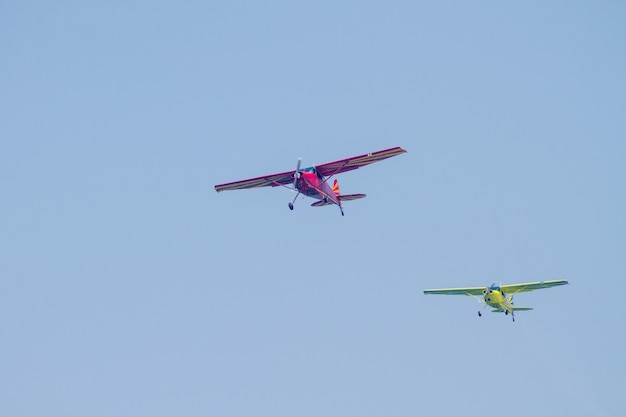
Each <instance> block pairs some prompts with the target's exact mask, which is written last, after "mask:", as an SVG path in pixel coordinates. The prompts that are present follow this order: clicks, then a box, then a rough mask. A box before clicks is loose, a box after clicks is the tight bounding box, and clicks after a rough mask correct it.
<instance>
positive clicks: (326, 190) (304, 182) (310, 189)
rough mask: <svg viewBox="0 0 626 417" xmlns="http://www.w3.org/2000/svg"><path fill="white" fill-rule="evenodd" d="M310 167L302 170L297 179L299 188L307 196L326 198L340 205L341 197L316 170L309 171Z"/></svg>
mask: <svg viewBox="0 0 626 417" xmlns="http://www.w3.org/2000/svg"><path fill="white" fill-rule="evenodd" d="M309 169H310V168H309ZM309 169H307V170H303V171H300V175H299V177H298V179H297V181H296V188H297V190H298V191H299V192H300V193H302V194H304V195H305V196H307V197H312V198H316V199H318V200H324V201H326V202H328V203H333V204H336V205H338V206H339V205H340V201H339V198H338V197H337V195H335V193H334V192H333V189H332V188H331V186H330V185H329V184H328V181H327V180H326V179H325V178H324V177H322V176H320V175H318V174H317V173H316V172H314V171H309Z"/></svg>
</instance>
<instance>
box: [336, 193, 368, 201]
mask: <svg viewBox="0 0 626 417" xmlns="http://www.w3.org/2000/svg"><path fill="white" fill-rule="evenodd" d="M337 197H339V200H340V201H351V200H358V199H359V198H364V197H365V194H344V195H338V196H337Z"/></svg>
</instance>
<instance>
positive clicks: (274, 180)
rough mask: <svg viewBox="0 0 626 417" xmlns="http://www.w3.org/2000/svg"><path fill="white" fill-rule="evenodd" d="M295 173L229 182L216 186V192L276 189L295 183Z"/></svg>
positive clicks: (282, 173) (289, 172)
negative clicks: (262, 188)
mask: <svg viewBox="0 0 626 417" xmlns="http://www.w3.org/2000/svg"><path fill="white" fill-rule="evenodd" d="M295 172H296V171H295V170H293V171H286V172H280V173H278V174H271V175H264V176H262V177H256V178H249V179H247V180H241V181H235V182H229V183H226V184H218V185H216V186H215V191H217V192H218V193H219V192H221V191H226V190H245V189H248V188H259V187H276V186H278V185H287V184H291V183H293V174H295Z"/></svg>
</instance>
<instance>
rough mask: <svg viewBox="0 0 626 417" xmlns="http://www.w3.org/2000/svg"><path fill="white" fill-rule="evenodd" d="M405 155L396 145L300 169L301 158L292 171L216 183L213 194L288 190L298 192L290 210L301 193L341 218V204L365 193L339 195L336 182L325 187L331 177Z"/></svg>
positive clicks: (363, 195) (361, 196)
mask: <svg viewBox="0 0 626 417" xmlns="http://www.w3.org/2000/svg"><path fill="white" fill-rule="evenodd" d="M404 152H406V150H404V149H403V148H401V147H399V146H397V147H395V148H390V149H385V150H382V151H377V152H372V153H368V154H364V155H359V156H353V157H352V158H346V159H341V160H339V161H335V162H329V163H327V164H322V165H317V166H312V167H309V168H304V169H300V163H301V162H302V159H301V158H298V164H297V166H296V169H295V170H294V171H286V172H280V173H278V174H270V175H264V176H261V177H256V178H250V179H247V180H241V181H235V182H229V183H226V184H218V185H216V186H215V191H217V192H218V193H219V192H221V191H225V190H244V189H248V188H258V187H268V186H269V187H276V186H282V187H285V188H288V189H290V190H295V191H297V192H298V194H296V196H295V197H294V199H293V201H291V202H290V203H289V209H290V210H293V204H294V203H295V202H296V198H298V196H299V195H300V194H302V195H305V196H307V197H312V198H315V199H317V200H319V201H316V202H314V203H313V204H311V206H313V207H321V206H327V205H331V204H336V205H337V206H339V210H341V215H342V216H343V207H342V205H341V203H342V202H343V201H350V200H356V199H359V198H363V197H365V194H341V193H340V191H339V183H338V182H337V180H336V179H335V181H334V183H333V186H332V187H331V186H330V185H329V184H328V180H330V179H331V178H332V177H333V176H334V175H336V174H339V173H342V172H346V171H352V170H353V169H357V168H360V167H362V166H365V165H369V164H372V163H374V162H378V161H382V160H383V159H387V158H391V157H392V156H397V155H400V154H402V153H404Z"/></svg>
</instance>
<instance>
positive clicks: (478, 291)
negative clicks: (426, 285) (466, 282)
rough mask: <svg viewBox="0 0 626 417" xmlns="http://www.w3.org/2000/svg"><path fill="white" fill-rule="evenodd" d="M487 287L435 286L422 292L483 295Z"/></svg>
mask: <svg viewBox="0 0 626 417" xmlns="http://www.w3.org/2000/svg"><path fill="white" fill-rule="evenodd" d="M486 289H487V287H465V288H437V289H432V290H424V294H442V295H471V296H476V295H483V291H485V290H486Z"/></svg>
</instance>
